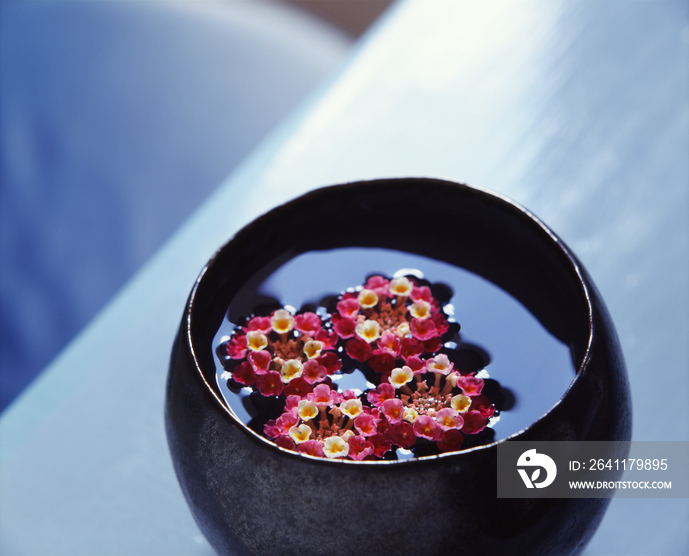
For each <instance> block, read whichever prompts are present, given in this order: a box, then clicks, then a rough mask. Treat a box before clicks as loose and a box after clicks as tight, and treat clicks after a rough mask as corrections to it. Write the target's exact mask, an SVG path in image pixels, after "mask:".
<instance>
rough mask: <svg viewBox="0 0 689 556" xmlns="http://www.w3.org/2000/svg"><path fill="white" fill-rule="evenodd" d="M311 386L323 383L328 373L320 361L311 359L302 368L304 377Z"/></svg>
mask: <svg viewBox="0 0 689 556" xmlns="http://www.w3.org/2000/svg"><path fill="white" fill-rule="evenodd" d="M301 376H303V377H304V380H306V382H308V383H309V384H315V383H317V382H321V381H322V380H323V379H324V378H325V377H326V376H328V372H327V370H326V368H325V367H324V366H323V365H321V364H320V363H319V362H318V359H309V360H308V361H307V362H306V363H304V365H303V366H302V375H301Z"/></svg>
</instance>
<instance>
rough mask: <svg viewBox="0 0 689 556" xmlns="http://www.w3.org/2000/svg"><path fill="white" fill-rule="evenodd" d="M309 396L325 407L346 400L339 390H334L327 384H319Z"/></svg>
mask: <svg viewBox="0 0 689 556" xmlns="http://www.w3.org/2000/svg"><path fill="white" fill-rule="evenodd" d="M307 397H308V399H309V400H312V401H313V402H315V403H316V404H318V405H319V406H324V407H332V406H334V405H338V404H340V403H342V402H343V401H344V397H343V396H342V395H341V394H338V393H337V390H332V389H331V388H330V386H328V385H327V384H319V385H318V386H316V387H315V388H314V389H313V392H311V393H310V394H308V396H307Z"/></svg>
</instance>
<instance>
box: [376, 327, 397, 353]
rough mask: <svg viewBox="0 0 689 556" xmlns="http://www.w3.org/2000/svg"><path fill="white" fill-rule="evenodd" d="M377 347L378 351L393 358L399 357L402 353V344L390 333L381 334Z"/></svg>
mask: <svg viewBox="0 0 689 556" xmlns="http://www.w3.org/2000/svg"><path fill="white" fill-rule="evenodd" d="M377 346H378V349H379V350H381V351H383V352H384V353H389V354H390V355H392V356H393V357H399V356H400V353H401V352H402V342H401V341H400V339H399V338H398V337H397V336H396V335H395V334H393V333H392V332H383V334H381V336H380V340H378V344H377Z"/></svg>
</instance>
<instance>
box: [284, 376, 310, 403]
mask: <svg viewBox="0 0 689 556" xmlns="http://www.w3.org/2000/svg"><path fill="white" fill-rule="evenodd" d="M312 391H313V386H311V385H310V384H309V383H308V382H307V381H306V379H305V378H304V377H303V376H300V377H297V378H294V379H292V380H290V381H289V382H288V383H287V384H285V395H286V396H299V397H301V398H303V397H304V396H306V395H307V394H310V393H311V392H312Z"/></svg>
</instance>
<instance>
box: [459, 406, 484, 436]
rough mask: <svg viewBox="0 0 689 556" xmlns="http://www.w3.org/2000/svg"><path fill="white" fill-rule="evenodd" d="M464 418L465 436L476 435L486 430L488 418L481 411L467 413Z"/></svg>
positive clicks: (463, 428)
mask: <svg viewBox="0 0 689 556" xmlns="http://www.w3.org/2000/svg"><path fill="white" fill-rule="evenodd" d="M463 417H464V426H463V427H462V432H463V433H465V434H476V433H478V432H481V431H482V430H483V429H484V428H486V418H485V417H484V416H483V415H482V414H481V412H480V411H467V412H466V413H465V414H464V415H463Z"/></svg>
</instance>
